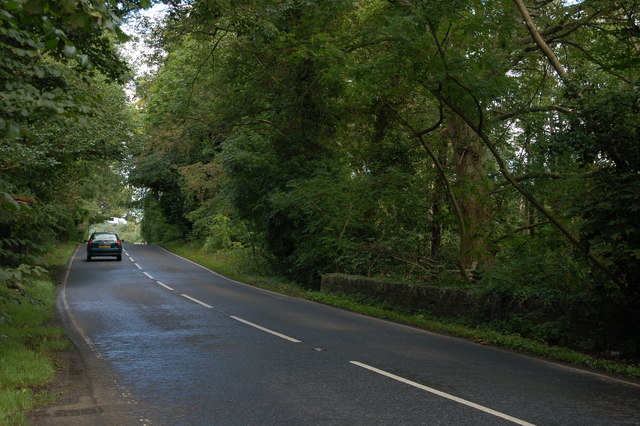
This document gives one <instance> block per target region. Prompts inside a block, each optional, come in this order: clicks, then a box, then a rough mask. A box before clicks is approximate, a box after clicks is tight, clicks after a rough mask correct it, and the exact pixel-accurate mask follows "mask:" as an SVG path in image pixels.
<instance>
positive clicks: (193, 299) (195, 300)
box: [181, 293, 213, 309]
mask: <svg viewBox="0 0 640 426" xmlns="http://www.w3.org/2000/svg"><path fill="white" fill-rule="evenodd" d="M181 296H182V297H186V298H187V299H189V300H191V301H192V302H196V303H197V304H199V305H202V306H204V307H205V308H209V309H213V306H210V305H207V304H206V303H204V302H201V301H199V300H198V299H196V298H194V297H191V296H189V295H188V294H184V293H183V294H181Z"/></svg>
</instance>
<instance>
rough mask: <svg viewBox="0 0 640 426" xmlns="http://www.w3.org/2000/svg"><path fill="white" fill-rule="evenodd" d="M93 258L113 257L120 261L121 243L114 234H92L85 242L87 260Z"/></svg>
mask: <svg viewBox="0 0 640 426" xmlns="http://www.w3.org/2000/svg"><path fill="white" fill-rule="evenodd" d="M94 256H115V257H116V259H117V260H122V241H120V238H118V235H117V234H116V233H115V232H94V233H93V234H91V238H89V241H88V242H87V260H88V261H89V260H91V258H92V257H94Z"/></svg>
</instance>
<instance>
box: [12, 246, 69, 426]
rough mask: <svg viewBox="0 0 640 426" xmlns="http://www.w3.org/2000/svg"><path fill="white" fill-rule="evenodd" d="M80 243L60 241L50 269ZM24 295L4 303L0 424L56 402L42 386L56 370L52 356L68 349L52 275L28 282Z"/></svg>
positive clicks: (22, 419)
mask: <svg viewBox="0 0 640 426" xmlns="http://www.w3.org/2000/svg"><path fill="white" fill-rule="evenodd" d="M74 249H75V244H67V245H60V246H58V247H57V248H56V249H55V250H53V251H51V252H50V253H49V254H48V255H47V256H45V257H46V259H47V261H48V263H49V271H53V270H55V269H56V268H62V267H64V265H65V264H66V262H67V260H68V259H69V257H70V255H71V253H72V252H73V250H74ZM23 284H24V288H25V294H24V295H23V296H21V297H19V298H18V300H11V301H4V302H3V306H2V309H3V311H4V312H5V313H6V314H7V318H8V320H5V321H4V322H2V323H0V424H2V425H21V424H25V423H26V418H25V413H26V412H27V411H29V410H31V409H33V408H34V407H36V406H39V405H43V404H47V403H51V402H54V401H55V399H56V398H57V395H56V394H55V393H52V392H49V391H44V390H41V389H39V387H41V386H43V385H44V384H46V383H47V382H48V381H50V380H51V379H52V378H53V376H54V374H55V365H54V362H53V361H52V359H51V354H52V352H54V351H57V350H63V349H65V348H67V347H68V345H69V341H68V339H67V338H66V337H65V333H64V330H62V329H60V328H57V327H51V326H50V325H48V323H49V321H50V320H51V319H52V318H53V317H54V315H55V314H54V312H55V297H56V296H55V283H54V281H53V279H52V278H51V277H42V278H38V279H31V278H26V279H25V280H24V283H23Z"/></svg>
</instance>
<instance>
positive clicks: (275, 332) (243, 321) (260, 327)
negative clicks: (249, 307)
mask: <svg viewBox="0 0 640 426" xmlns="http://www.w3.org/2000/svg"><path fill="white" fill-rule="evenodd" d="M231 318H233V319H234V320H236V321H240V322H241V323H244V324H247V325H250V326H251V327H254V328H257V329H258V330H262V331H264V332H267V333H269V334H273V335H274V336H278V337H280V338H282V339H284V340H288V341H290V342H293V343H300V340H298V339H294V338H293V337H289V336H286V335H284V334H282V333H278V332H277V331H273V330H269V329H268V328H265V327H262V326H260V325H258V324H254V323H252V322H249V321H247V320H243V319H242V318H238V317H234V316H233V315H231Z"/></svg>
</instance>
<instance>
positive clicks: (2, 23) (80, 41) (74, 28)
mask: <svg viewBox="0 0 640 426" xmlns="http://www.w3.org/2000/svg"><path fill="white" fill-rule="evenodd" d="M0 4H1V5H2V8H1V9H2V13H1V14H0V51H1V52H2V55H1V56H0V82H2V84H1V86H0V87H1V89H0V111H1V114H0V132H1V133H0V135H1V136H2V137H4V138H7V139H15V138H17V137H19V136H20V134H21V133H23V131H24V129H22V128H21V126H22V125H23V123H25V122H28V120H29V119H31V118H33V117H34V116H35V115H38V116H40V117H46V116H49V117H51V116H54V115H56V114H59V113H61V112H63V111H65V110H72V111H79V110H81V109H82V108H83V107H82V104H83V102H82V100H81V98H78V97H77V96H74V94H73V92H71V91H68V90H67V88H66V86H67V81H66V79H65V76H64V75H63V74H62V73H61V72H60V69H59V67H57V64H56V62H59V63H62V64H65V65H66V66H68V67H69V68H74V69H75V72H76V73H78V74H84V75H85V76H86V77H85V78H87V79H90V78H91V73H90V71H92V70H93V69H95V70H97V71H100V72H102V73H103V74H106V75H108V76H109V77H110V78H112V79H115V80H119V81H122V80H123V77H124V74H125V72H126V71H127V67H126V64H125V63H124V61H123V60H122V59H121V58H120V57H119V56H118V55H117V53H116V51H115V48H114V44H113V41H112V39H110V38H109V36H108V34H107V33H106V32H105V31H107V32H110V33H113V34H115V35H116V36H117V37H119V38H120V39H122V40H124V39H125V38H126V36H125V35H124V33H123V32H122V31H121V30H120V29H119V28H118V26H117V23H118V22H119V19H118V18H117V16H116V15H115V13H114V10H113V9H110V8H109V7H108V5H109V3H106V2H102V3H101V2H91V1H88V0H81V1H67V2H63V3H62V4H60V2H58V1H48V0H35V1H33V0H32V1H23V0H2V2H1V3H0Z"/></svg>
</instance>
